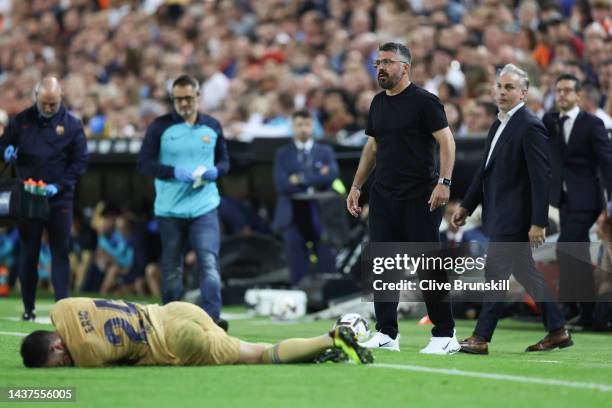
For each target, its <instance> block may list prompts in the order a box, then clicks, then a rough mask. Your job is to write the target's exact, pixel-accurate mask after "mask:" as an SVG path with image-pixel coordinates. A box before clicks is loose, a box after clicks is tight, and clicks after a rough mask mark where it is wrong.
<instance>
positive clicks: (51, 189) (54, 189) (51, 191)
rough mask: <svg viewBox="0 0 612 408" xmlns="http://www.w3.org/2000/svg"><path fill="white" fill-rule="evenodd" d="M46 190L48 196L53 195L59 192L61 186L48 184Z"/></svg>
mask: <svg viewBox="0 0 612 408" xmlns="http://www.w3.org/2000/svg"><path fill="white" fill-rule="evenodd" d="M45 190H46V193H47V197H53V196H54V195H56V194H57V193H58V192H59V188H57V186H56V185H55V184H47V187H45Z"/></svg>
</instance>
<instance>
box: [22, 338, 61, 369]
mask: <svg viewBox="0 0 612 408" xmlns="http://www.w3.org/2000/svg"><path fill="white" fill-rule="evenodd" d="M54 333H55V332H51V331H47V330H36V331H35V332H32V333H30V334H28V335H27V336H26V338H25V339H23V341H22V342H21V358H23V365H24V366H26V367H30V368H35V367H42V366H44V365H45V363H46V362H47V361H48V360H49V356H50V355H51V344H52V343H53V338H54V336H53V334H54Z"/></svg>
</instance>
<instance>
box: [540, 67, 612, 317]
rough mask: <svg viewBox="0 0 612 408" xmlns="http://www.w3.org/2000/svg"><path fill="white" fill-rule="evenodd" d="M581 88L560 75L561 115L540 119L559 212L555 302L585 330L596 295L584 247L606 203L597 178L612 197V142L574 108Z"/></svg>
mask: <svg viewBox="0 0 612 408" xmlns="http://www.w3.org/2000/svg"><path fill="white" fill-rule="evenodd" d="M580 89H581V83H580V80H578V78H576V77H575V76H574V75H571V74H563V75H561V76H559V78H557V81H556V84H555V101H556V104H557V108H558V109H559V112H550V113H547V114H546V115H545V116H544V119H543V120H544V125H545V126H546V128H547V129H548V132H549V134H550V144H551V169H552V183H551V188H550V204H551V205H553V206H554V207H557V208H559V216H560V224H561V233H560V235H559V240H558V242H559V243H560V244H557V260H558V262H559V269H560V279H559V300H560V301H561V302H565V305H564V306H565V307H564V311H565V313H566V316H565V317H566V318H567V319H570V318H574V320H573V321H572V322H571V323H573V324H574V325H576V326H577V327H580V328H589V327H590V326H591V324H592V320H593V308H594V305H595V303H594V301H595V297H596V290H595V281H594V277H593V266H592V263H591V257H590V253H589V245H588V244H587V242H589V230H590V229H591V227H592V226H593V223H594V222H595V220H596V219H597V216H598V215H599V213H600V212H601V210H602V209H603V208H604V207H605V202H606V201H607V200H605V198H604V196H603V192H602V189H601V183H600V180H599V173H601V175H602V176H603V181H604V185H605V187H606V190H607V191H608V194H610V192H612V142H610V139H609V138H608V133H607V132H606V129H605V127H604V124H603V122H602V120H601V119H599V118H598V117H597V116H595V115H592V114H590V113H587V112H584V111H581V110H580V108H579V107H578V102H579V96H578V95H579V92H580ZM582 242H584V243H585V244H584V245H582V244H579V243H582ZM577 302H580V307H578V303H577Z"/></svg>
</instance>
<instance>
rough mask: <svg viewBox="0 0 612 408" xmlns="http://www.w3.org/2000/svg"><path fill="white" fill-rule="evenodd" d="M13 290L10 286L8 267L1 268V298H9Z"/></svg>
mask: <svg viewBox="0 0 612 408" xmlns="http://www.w3.org/2000/svg"><path fill="white" fill-rule="evenodd" d="M10 291H11V288H10V286H9V271H8V269H7V268H6V266H4V265H2V266H0V296H4V297H6V296H8V295H9V292H10Z"/></svg>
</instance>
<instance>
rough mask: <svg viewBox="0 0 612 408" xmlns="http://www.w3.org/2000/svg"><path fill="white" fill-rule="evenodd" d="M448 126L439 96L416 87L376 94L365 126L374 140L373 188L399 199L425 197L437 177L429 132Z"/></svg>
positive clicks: (434, 143)
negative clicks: (396, 92) (374, 171)
mask: <svg viewBox="0 0 612 408" xmlns="http://www.w3.org/2000/svg"><path fill="white" fill-rule="evenodd" d="M447 126H448V122H447V120H446V114H445V112H444V106H443V105H442V103H441V102H440V100H439V99H438V97H437V96H435V95H434V94H432V93H430V92H428V91H426V90H425V89H423V88H421V87H419V86H417V85H415V84H412V83H411V84H410V85H409V86H408V87H407V88H406V89H404V90H403V91H402V92H401V93H399V94H397V95H393V96H389V95H387V94H386V93H385V92H384V91H383V92H381V93H379V94H377V95H376V96H375V97H374V100H373V101H372V105H371V106H370V113H369V116H368V124H367V127H366V134H367V135H369V136H372V137H374V138H375V139H376V174H375V184H374V186H375V188H376V189H377V190H378V191H379V192H381V193H383V194H387V195H389V196H390V197H392V198H394V199H398V200H405V199H410V198H414V197H419V196H423V195H425V194H427V193H428V192H429V191H430V190H431V188H432V185H433V184H435V182H436V179H437V178H438V174H439V173H438V163H437V162H438V160H437V147H436V146H437V142H436V140H435V139H434V137H433V136H432V133H433V132H435V131H438V130H440V129H443V128H445V127H447Z"/></svg>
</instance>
